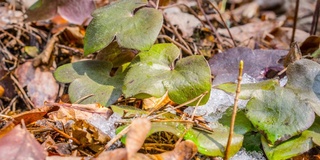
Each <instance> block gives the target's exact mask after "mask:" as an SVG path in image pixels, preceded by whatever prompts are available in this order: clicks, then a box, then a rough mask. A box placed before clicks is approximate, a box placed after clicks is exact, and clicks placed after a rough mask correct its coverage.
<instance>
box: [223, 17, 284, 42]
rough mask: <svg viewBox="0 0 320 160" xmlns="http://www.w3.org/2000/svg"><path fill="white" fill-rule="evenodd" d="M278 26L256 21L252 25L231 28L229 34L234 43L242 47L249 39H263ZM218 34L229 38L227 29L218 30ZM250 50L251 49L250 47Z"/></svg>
mask: <svg viewBox="0 0 320 160" xmlns="http://www.w3.org/2000/svg"><path fill="white" fill-rule="evenodd" d="M278 25H279V24H277V23H276V22H268V21H262V22H261V21H258V22H254V23H248V24H245V25H242V26H236V27H231V28H230V32H231V34H232V36H233V38H234V40H235V41H238V42H241V43H242V44H243V45H245V44H247V43H248V42H250V41H251V39H255V40H258V39H261V38H264V36H265V35H266V33H269V32H270V31H272V30H273V29H274V28H276V27H277V26H278ZM217 31H218V33H219V34H221V35H223V36H225V37H229V38H230V36H229V33H228V30H227V29H220V28H219V29H218V30H217ZM250 48H253V46H252V45H251V47H250Z"/></svg>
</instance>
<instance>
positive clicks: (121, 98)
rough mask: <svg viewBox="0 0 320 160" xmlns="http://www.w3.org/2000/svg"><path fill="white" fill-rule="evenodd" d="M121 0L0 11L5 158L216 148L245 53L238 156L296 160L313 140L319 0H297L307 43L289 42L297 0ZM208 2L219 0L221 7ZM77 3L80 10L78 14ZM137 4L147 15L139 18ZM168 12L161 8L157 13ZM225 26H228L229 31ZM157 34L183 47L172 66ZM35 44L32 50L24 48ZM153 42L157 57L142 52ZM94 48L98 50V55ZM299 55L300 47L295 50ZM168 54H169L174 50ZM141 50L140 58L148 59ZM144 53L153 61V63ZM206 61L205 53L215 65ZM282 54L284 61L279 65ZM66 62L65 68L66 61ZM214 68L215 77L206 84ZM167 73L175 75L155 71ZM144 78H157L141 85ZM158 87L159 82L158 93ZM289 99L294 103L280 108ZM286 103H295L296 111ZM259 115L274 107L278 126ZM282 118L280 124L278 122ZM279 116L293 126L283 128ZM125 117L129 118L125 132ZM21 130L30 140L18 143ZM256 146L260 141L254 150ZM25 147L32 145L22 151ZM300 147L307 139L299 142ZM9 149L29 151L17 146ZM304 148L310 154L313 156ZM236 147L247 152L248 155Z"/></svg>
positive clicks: (163, 155) (212, 152)
mask: <svg viewBox="0 0 320 160" xmlns="http://www.w3.org/2000/svg"><path fill="white" fill-rule="evenodd" d="M119 1H120V2H112V1H107V2H106V1H99V2H97V3H95V4H94V3H93V1H86V2H84V1H83V3H80V2H79V1H68V2H67V1H57V2H49V1H44V2H45V3H42V5H41V3H40V1H38V2H37V3H36V4H35V5H33V6H32V7H31V8H29V10H28V11H27V15H29V17H28V19H27V20H29V21H33V22H32V23H25V22H22V21H20V20H21V19H24V18H25V17H23V16H22V15H20V17H19V16H18V15H19V14H4V16H5V18H8V20H6V19H5V21H3V19H2V20H1V23H0V25H1V28H3V29H1V30H0V33H1V43H0V51H1V53H2V54H1V56H3V57H2V62H3V65H1V76H2V78H1V81H0V84H1V86H2V87H3V93H2V94H1V95H2V96H1V113H2V115H1V123H2V124H3V125H2V127H1V130H0V136H1V138H0V146H1V147H0V152H1V155H6V157H15V158H16V159H20V158H21V159H25V158H28V157H32V158H34V159H44V158H47V159H60V158H62V157H63V156H65V157H66V158H75V159H76V158H78V159H81V158H85V157H90V158H95V159H108V158H112V159H191V158H192V157H195V156H196V157H197V158H200V159H202V158H206V157H208V156H209V157H210V156H212V157H223V156H224V150H225V149H224V148H223V147H224V146H225V143H226V140H227V137H226V135H227V134H228V127H229V126H228V119H229V118H228V115H227V116H226V114H225V113H224V111H225V110H227V108H229V106H231V105H232V104H233V98H234V97H233V96H230V95H228V94H233V91H234V90H235V87H234V85H235V84H234V82H236V79H237V71H238V68H237V66H238V61H239V60H240V59H243V60H244V61H245V69H244V72H245V75H244V77H245V79H246V80H247V81H248V82H254V84H252V83H249V84H247V85H244V87H243V88H242V89H243V92H241V94H242V96H240V98H244V99H246V100H243V101H241V102H240V106H241V107H240V112H242V114H239V116H240V117H239V118H240V119H238V120H237V121H241V124H239V122H238V123H236V125H237V126H236V127H237V129H236V133H237V134H236V135H235V136H234V137H233V145H232V155H235V156H234V157H233V159H246V158H247V159H249V158H248V157H250V156H251V155H256V156H255V157H250V159H264V158H268V159H283V158H291V157H294V156H299V155H300V154H301V153H303V152H308V151H309V150H312V148H313V146H318V145H319V144H320V143H319V138H320V137H319V133H320V132H319V131H318V130H317V129H316V128H317V127H316V126H317V123H318V114H319V111H318V104H319V103H318V101H319V98H318V97H319V92H318V90H319V86H318V81H319V76H318V74H319V73H318V70H319V65H318V63H316V62H319V60H318V55H319V45H318V44H319V43H318V42H319V40H318V39H319V37H318V36H309V34H308V32H309V30H310V28H311V26H310V24H311V25H314V23H311V21H312V14H314V15H315V12H316V11H314V10H313V9H314V8H315V5H316V2H315V1H312V2H311V1H303V2H301V4H300V10H299V21H298V29H297V30H296V35H295V40H296V41H297V42H298V43H302V42H303V41H304V40H305V39H306V40H305V41H304V42H303V43H302V44H301V45H297V46H298V48H296V49H295V50H294V51H292V50H293V49H292V48H291V49H290V46H291V44H290V40H291V32H292V23H293V21H294V20H293V17H292V15H293V13H294V6H295V3H294V2H293V1H283V3H280V1H263V0H257V1H252V2H250V3H247V2H245V1H242V0H238V1H230V2H227V3H224V1H221V2H218V1H217V2H205V1H203V2H202V3H198V1H186V0H178V1H177V2H173V1H170V0H168V1H165V2H162V1H161V3H160V6H158V5H157V3H154V2H153V1H150V2H147V1H142V0H136V1H126V0H119ZM81 2H82V1H81ZM133 2H135V3H133ZM49 3H53V5H48V4H49ZM318 3H320V2H319V1H318ZM103 5H106V7H103V8H99V9H98V10H96V11H95V12H94V14H93V20H92V21H91V22H92V24H89V22H90V13H91V12H92V11H93V10H94V9H95V8H96V7H99V6H103ZM17 6H18V5H17ZM125 6H129V8H128V7H125ZM130 6H131V8H130ZM215 6H219V8H218V10H219V12H221V16H220V15H219V14H220V13H219V14H218V13H217V12H218V10H217V9H216V8H215ZM24 7H25V6H23V5H22V6H19V7H17V10H12V8H14V7H13V3H11V4H9V3H8V4H6V5H5V6H4V7H1V8H0V11H8V10H9V11H11V12H17V13H18V12H19V13H20V12H24V11H25V10H24ZM83 7H84V8H85V9H84V8H83ZM114 7H115V8H117V7H120V8H121V7H123V8H122V9H123V12H126V13H130V15H132V17H133V18H132V17H129V18H128V19H126V20H124V19H125V17H123V16H118V19H117V20H115V19H114V18H112V17H110V16H108V15H104V14H106V13H107V12H110V14H113V13H114V14H116V15H121V14H120V13H117V12H115V11H112V10H113V9H114ZM34 8H37V9H36V10H33V9H34ZM79 8H82V11H81V12H79V11H80V10H79ZM248 8H249V9H248ZM83 9H84V10H85V11H86V12H83ZM32 10H33V13H32ZM142 12H145V13H149V15H148V16H142V15H141V13H142ZM39 13H41V14H39ZM163 13H166V14H165V15H164V17H163V19H162V14H163ZM57 14H59V15H60V16H61V17H62V18H64V20H63V19H61V17H57ZM221 17H222V18H223V19H221ZM104 18H105V19H104ZM40 19H47V21H40ZM145 19H147V20H145ZM57 20H58V21H57ZM143 20H144V21H143ZM151 21H152V22H151ZM111 22H112V23H111ZM225 22H227V23H225ZM62 23H63V24H62ZM128 23H130V25H128ZM61 24H62V25H61ZM72 24H78V25H72ZM81 24H85V25H88V24H89V26H88V27H87V28H86V29H85V28H83V26H80V25H81ZM226 24H227V26H228V27H230V29H229V31H230V33H229V31H228V30H227V29H226ZM71 25H72V27H71ZM104 25H105V26H104ZM105 27H109V30H107V29H105ZM132 29H133V30H132ZM316 32H319V30H318V31H316ZM85 33H87V34H85ZM96 33H98V34H99V35H98V34H96ZM83 35H85V38H84V41H83ZM231 35H232V36H231ZM97 36H98V37H97ZM99 37H100V38H102V39H104V40H101V39H99ZM97 38H98V39H97ZM105 40H107V41H105ZM233 42H235V44H233ZM154 43H173V44H174V45H173V46H177V47H178V48H177V49H178V50H177V53H178V54H177V55H176V56H175V59H172V60H169V61H168V62H170V63H168V64H166V65H163V64H162V67H160V66H161V64H157V63H159V62H161V61H163V60H161V58H159V57H156V56H155V55H156V53H159V52H158V51H155V52H154V51H153V50H152V47H156V46H157V45H160V44H155V45H153V44H154ZM235 45H237V46H239V47H236V46H235ZM30 47H35V49H36V50H34V51H31V50H30V49H31V48H30ZM150 48H151V50H150ZM162 49H166V48H165V47H163V48H162ZM179 49H181V50H182V51H181V52H180V50H179ZM289 49H290V51H289ZM140 50H143V51H142V52H141V51H140ZM149 51H151V52H154V53H155V54H150V55H148V56H146V57H144V54H146V53H148V52H149ZM296 51H297V52H296ZM93 52H98V53H97V56H96V53H93ZM39 53H40V54H39ZM297 53H298V54H300V56H299V55H298V56H297V55H295V54H297ZM84 54H85V55H87V57H84V56H83V55H84ZM89 54H90V55H89ZM170 54H175V53H170ZM192 54H195V55H197V56H194V55H192ZM164 55H165V56H164V57H165V58H169V57H170V56H168V55H166V54H164ZM191 55H192V56H191ZM200 55H203V56H205V57H206V59H204V58H203V57H202V56H200ZM286 55H287V56H286ZM285 56H286V58H284V57H285ZM34 57H36V58H34ZM196 57H198V58H196ZM200 57H201V58H200ZM296 57H299V58H296ZM144 58H145V59H146V60H147V61H146V63H145V64H144V60H143V59H144ZM148 58H149V59H152V58H154V59H155V60H154V61H148ZM165 58H164V59H165ZM301 58H302V60H299V59H301ZM305 58H308V59H312V60H313V61H311V60H305ZM81 59H86V61H83V60H81ZM92 59H95V61H91V60H92ZM169 59H170V58H169ZM200 59H201V61H200ZM197 60H198V61H197ZM202 60H204V61H203V62H205V63H207V62H208V64H209V65H210V68H209V66H208V65H207V64H206V65H207V66H206V65H204V64H205V63H202ZM284 60H285V63H286V65H284V66H283V61H284ZM32 61H33V65H32ZM182 61H183V63H182V64H181V62H182ZM69 62H71V63H69ZM130 62H131V64H130ZM192 62H193V63H192ZM134 63H136V66H134V65H133V64H134ZM194 63H197V64H194ZM63 65H64V66H65V68H66V69H63V67H61V66H63ZM144 65H145V67H141V66H144ZM179 65H180V66H179ZM94 66H96V67H94ZM148 66H151V67H150V68H151V69H148ZM199 66H200V67H199ZM201 66H202V67H201ZM204 66H206V67H204ZM33 67H36V68H33ZM99 67H100V69H99ZM135 67H138V69H136V68H135ZM139 67H141V68H140V69H139ZM285 67H288V68H287V72H286V76H287V77H288V83H287V84H286V86H285V87H279V86H278V82H277V80H274V79H273V80H267V79H270V78H274V77H277V78H278V79H280V81H283V80H284V79H285V78H282V77H283V76H285V74H281V75H280V74H279V75H278V72H280V71H281V72H283V71H285V69H286V68H285ZM152 69H154V70H152ZM209 69H211V74H212V76H213V77H212V78H213V83H210V72H209ZM54 70H55V74H54V75H55V77H54V78H56V80H57V81H58V82H60V83H57V82H56V81H55V80H54V79H53V76H52V73H53V72H54ZM166 70H170V72H172V73H170V72H169V73H170V74H157V75H156V76H154V75H152V73H157V72H158V71H161V72H164V71H166ZM149 71H151V73H150V74H149V73H148V72H149ZM207 71H208V73H207ZM58 72H59V73H58ZM99 72H100V73H99ZM190 73H193V76H190ZM198 73H199V74H198ZM200 73H202V74H200ZM188 75H189V76H188ZM143 76H146V78H142V79H145V80H141V77H143ZM152 76H154V77H152ZM150 79H154V82H152V81H151V82H150V83H146V82H147V81H146V80H150ZM157 80H158V81H157ZM159 80H161V81H160V83H158V84H157V82H159ZM61 82H62V83H64V84H62V83H61ZM132 82H138V83H141V86H140V87H138V88H143V87H146V88H145V89H143V90H139V89H132V88H130V87H137V86H136V85H134V84H132ZM195 82H198V83H199V84H198V85H194V86H193V87H191V88H193V89H195V90H193V89H192V90H191V92H190V90H189V89H190V88H188V86H189V84H191V85H192V84H195ZM226 82H227V83H226ZM248 82H247V83H248ZM257 82H258V83H257ZM70 83H71V84H70ZM123 83H124V84H125V85H124V86H123ZM223 83H224V84H223ZM58 84H59V87H58ZM155 84H157V85H155ZM181 84H183V85H181ZM154 85H155V86H154ZM201 85H202V87H201ZM211 85H213V86H211ZM216 85H218V86H216ZM153 87H156V88H157V87H158V88H164V89H161V90H160V92H159V93H158V91H157V92H155V91H154V90H153V89H152V88H153ZM211 87H213V88H211ZM197 89H198V90H197ZM221 90H223V91H221ZM146 91H147V92H146ZM224 91H226V92H224ZM1 92H2V91H1ZM283 92H285V93H286V94H283ZM146 93H147V94H146ZM226 93H228V94H226ZM279 94H280V95H279ZM62 95H63V96H64V97H67V98H64V100H63V101H65V102H67V101H69V102H72V104H71V103H64V102H62V101H61V100H62V99H63V98H62ZM146 95H147V96H146ZM279 97H282V98H281V99H280V98H279ZM146 98H148V99H146ZM59 99H60V100H59ZM248 99H249V102H248ZM274 99H276V101H274ZM148 101H149V102H148ZM150 101H151V103H150ZM207 101H208V102H207ZM198 102H201V103H200V104H201V105H203V104H205V105H204V106H199V107H196V111H195V113H193V110H195V107H192V108H187V106H198V105H199V103H198ZM247 102H248V103H247ZM285 102H288V103H286V104H290V103H291V104H293V105H290V106H289V107H288V106H286V105H281V104H284V103H285ZM253 103H254V104H257V105H252V104H253ZM100 104H101V105H100ZM298 104H301V105H299V106H300V107H304V108H300V109H303V111H297V109H298V108H292V107H293V106H295V105H298ZM268 105H270V108H267V109H268V110H267V111H266V112H263V113H262V115H261V116H260V114H256V113H251V112H259V111H260V110H261V108H260V109H256V108H255V107H259V106H261V107H262V108H265V106H268ZM212 106H214V107H212ZM33 107H35V109H33ZM208 107H210V108H208ZM290 107H291V108H290ZM185 108H187V109H185ZM287 110H289V111H294V112H295V113H296V114H295V115H296V116H295V115H292V114H291V112H286V111H287ZM301 112H307V113H308V116H302V117H301V116H300V113H301ZM266 113H268V114H269V115H271V116H277V117H273V119H272V122H274V123H270V124H269V126H268V125H267V124H268V123H269V121H268V119H267V120H266V119H260V118H261V117H263V116H266V115H267V114H266ZM288 113H290V114H288ZM305 114H306V113H305ZM256 115H259V120H258V121H259V123H257V122H255V120H254V118H253V117H254V116H256ZM229 116H230V115H229ZM271 116H267V118H270V117H271ZM139 117H142V118H139ZM220 117H223V118H222V119H221V120H222V121H221V120H220V121H219V122H221V123H222V124H223V125H222V124H220V123H218V122H217V120H218V119H220ZM265 120H266V121H265ZM260 121H264V123H262V124H261V123H260ZM295 122H297V123H295ZM279 123H281V125H280V126H275V125H276V124H279ZM282 123H284V126H283V125H282ZM289 124H291V125H289ZM297 124H301V125H297ZM286 125H289V126H290V127H289V128H286ZM119 126H121V127H122V128H121V127H119ZM125 126H130V127H129V129H127V130H126V129H125V128H124V127H125ZM310 126H311V127H310ZM309 127H310V128H309ZM116 128H117V135H116ZM283 128H286V129H283ZM121 130H122V131H123V130H124V131H125V132H124V134H123V135H121V134H120V135H121V136H124V137H125V139H126V140H125V141H124V139H123V138H122V139H120V138H121V137H119V136H120V135H119V132H120V133H121ZM279 130H280V131H281V132H278V131H279ZM289 131H290V132H289ZM30 133H31V134H30ZM126 133H127V134H126ZM279 133H281V134H279ZM250 134H251V135H257V136H256V137H261V142H257V139H255V140H256V141H255V142H256V143H257V144H258V145H256V146H258V148H259V149H257V150H258V151H260V152H261V151H263V152H264V153H265V155H266V157H263V156H262V154H255V153H256V152H251V155H250V152H246V151H245V150H250V149H249V148H247V146H249V147H250V143H252V140H251V139H250V138H246V137H247V135H250ZM21 135H22V137H21ZM292 136H294V137H293V138H291V137H292ZM19 137H20V138H22V139H24V140H25V141H21V142H23V143H26V144H19V143H15V141H16V140H17V138H19ZM34 137H35V138H34ZM248 137H249V136H248ZM251 137H253V136H251ZM119 139H120V141H121V142H123V144H125V147H124V146H123V145H121V144H120V142H119V141H118V140H119ZM250 140H251V142H250ZM258 141H260V139H258ZM216 143H217V144H216ZM40 144H41V145H42V146H41V145H40ZM213 144H216V145H213ZM248 144H249V145H248ZM260 144H262V147H259V145H260ZM272 144H273V145H272ZM27 145H31V146H33V147H31V148H30V147H27V148H25V149H21V147H24V146H27ZM306 145H308V146H309V147H306V148H303V147H301V146H306ZM251 146H252V145H251ZM292 146H295V149H294V150H292V151H291V152H287V151H286V149H288V147H289V148H290V147H292ZM5 147H13V148H14V149H9V151H10V152H6V151H7V150H8V149H7V148H5ZM35 148H36V150H35ZM106 148H108V150H107V149H106ZM241 148H242V149H241ZM16 149H21V150H23V151H24V152H16ZM111 150H112V151H111ZM137 152H138V153H137ZM99 153H100V154H99ZM146 153H147V154H146ZM148 153H149V154H148ZM150 153H153V154H150ZM283 153H286V154H283ZM248 154H249V155H248ZM306 154H307V155H309V156H317V155H318V154H319V153H318V152H317V153H315V154H314V153H311V152H310V153H306ZM312 154H314V155H312ZM242 155H247V156H246V157H245V158H244V157H242ZM300 156H304V155H300ZM239 157H241V158H239Z"/></svg>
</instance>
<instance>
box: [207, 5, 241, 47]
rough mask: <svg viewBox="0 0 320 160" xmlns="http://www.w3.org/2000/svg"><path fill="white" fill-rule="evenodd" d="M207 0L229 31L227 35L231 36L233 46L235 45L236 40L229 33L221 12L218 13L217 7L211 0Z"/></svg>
mask: <svg viewBox="0 0 320 160" xmlns="http://www.w3.org/2000/svg"><path fill="white" fill-rule="evenodd" d="M208 2H209V4H210V5H211V6H212V7H213V8H214V9H215V10H216V11H217V12H218V14H219V17H220V19H221V21H222V23H223V25H224V27H226V29H227V31H228V33H229V36H230V38H231V40H232V42H233V45H234V47H237V44H236V41H235V40H234V38H233V36H232V34H231V32H230V30H229V27H228V26H227V23H226V21H225V20H224V19H223V17H222V14H221V13H220V11H219V9H218V8H217V7H216V6H215V5H214V4H213V3H212V2H211V1H208Z"/></svg>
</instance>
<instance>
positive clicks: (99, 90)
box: [69, 76, 122, 106]
mask: <svg viewBox="0 0 320 160" xmlns="http://www.w3.org/2000/svg"><path fill="white" fill-rule="evenodd" d="M101 78H102V77H101ZM121 93H122V92H121V83H118V82H116V81H114V80H113V79H112V78H107V79H106V81H105V82H102V83H98V82H97V81H95V80H93V79H91V78H89V77H88V76H82V77H80V78H77V79H76V80H74V81H73V82H72V83H71V84H70V86H69V97H70V100H71V102H76V101H77V100H79V99H81V98H83V97H85V96H88V95H90V94H93V96H91V97H89V98H86V99H85V100H83V101H82V102H81V103H83V104H90V103H100V104H102V105H105V106H109V105H111V104H113V103H114V102H116V101H117V100H118V98H119V97H120V95H121Z"/></svg>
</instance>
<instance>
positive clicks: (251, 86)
mask: <svg viewBox="0 0 320 160" xmlns="http://www.w3.org/2000/svg"><path fill="white" fill-rule="evenodd" d="M275 86H279V82H278V80H273V79H271V80H266V81H262V82H259V83H248V84H241V92H240V95H239V98H240V99H250V98H251V97H252V93H253V92H254V91H256V90H260V89H262V90H273V89H274V87H275ZM215 88H216V89H220V90H223V91H225V92H227V93H228V94H232V95H235V93H236V89H237V84H236V83H223V84H220V85H218V86H215Z"/></svg>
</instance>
